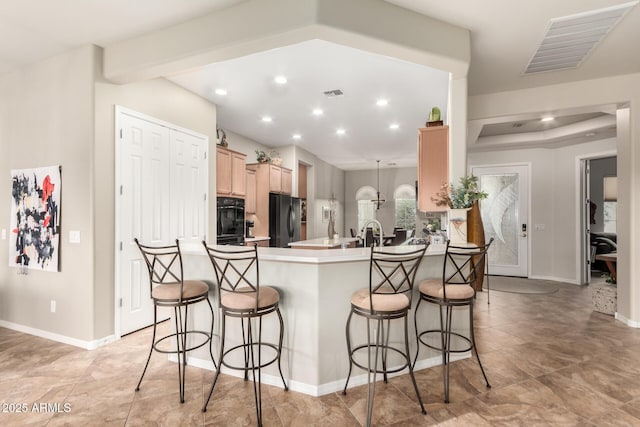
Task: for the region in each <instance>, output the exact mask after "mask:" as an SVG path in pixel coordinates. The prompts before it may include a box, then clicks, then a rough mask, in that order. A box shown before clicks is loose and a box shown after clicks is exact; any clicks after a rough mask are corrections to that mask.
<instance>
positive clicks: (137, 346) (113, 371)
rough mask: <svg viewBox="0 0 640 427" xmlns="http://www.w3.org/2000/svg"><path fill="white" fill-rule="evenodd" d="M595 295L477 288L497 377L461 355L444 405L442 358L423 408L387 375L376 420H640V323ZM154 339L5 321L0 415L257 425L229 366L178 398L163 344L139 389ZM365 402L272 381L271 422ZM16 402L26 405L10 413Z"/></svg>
mask: <svg viewBox="0 0 640 427" xmlns="http://www.w3.org/2000/svg"><path fill="white" fill-rule="evenodd" d="M514 280H520V279H514ZM590 295H591V290H590V289H589V288H588V287H578V286H575V285H568V284H567V285H560V289H559V291H558V292H556V293H552V294H544V295H530V294H528V295H525V294H514V293H506V292H497V291H494V292H491V305H490V306H487V300H486V292H483V293H480V294H479V296H478V300H477V302H476V330H477V337H478V346H479V348H480V355H481V357H482V360H483V362H484V364H485V369H486V370H487V374H488V375H489V379H490V381H491V382H492V385H493V388H491V389H490V390H487V389H486V388H485V386H484V383H483V381H482V376H481V374H480V372H479V370H478V367H477V365H476V364H475V362H474V360H473V359H465V360H462V361H458V362H454V363H453V364H452V366H451V376H452V378H451V403H450V404H444V403H442V398H443V391H442V380H441V368H440V367H435V368H431V369H426V370H422V371H419V372H417V373H416V378H417V381H418V385H419V387H420V390H421V394H422V397H423V399H424V401H425V403H426V408H427V415H422V414H421V413H420V412H419V409H418V406H417V403H416V397H415V394H414V392H413V389H412V386H411V382H410V380H409V378H408V376H407V375H402V376H399V377H395V378H391V379H390V380H389V383H388V384H386V385H385V384H383V383H379V385H378V387H377V394H376V401H375V409H374V424H375V425H378V426H422V425H436V424H439V423H440V424H441V425H445V426H501V425H505V426H534V425H539V426H556V425H562V426H573V425H575V426H607V425H615V426H631V425H640V330H636V329H631V328H627V327H625V326H623V325H622V324H621V323H619V322H616V321H614V319H613V317H611V316H607V315H603V314H599V313H594V312H593V311H592V310H591V302H590ZM336 333H343V332H342V331H336ZM149 340H150V332H149V331H148V330H145V331H141V332H138V333H135V334H132V335H130V336H127V337H124V338H123V339H122V340H120V341H118V342H116V343H112V344H110V345H107V346H105V347H102V348H99V349H97V350H94V351H86V350H81V349H78V348H74V347H71V346H68V345H64V344H59V343H55V342H52V341H48V340H45V339H41V338H37V337H33V336H30V335H25V334H22V333H18V332H15V331H11V330H8V329H3V328H0V401H2V408H0V409H2V410H3V412H0V425H2V426H8V425H36V426H43V425H46V426H61V425H71V426H105V425H118V426H122V425H127V426H129V425H131V426H134V425H167V426H178V425H197V426H203V425H207V426H244V425H255V412H254V406H253V395H252V388H251V383H245V382H243V381H241V380H239V379H237V378H234V377H230V376H225V375H222V376H221V379H220V382H219V384H218V386H217V388H216V391H215V393H214V396H213V398H212V401H211V403H210V404H209V410H208V411H207V412H206V413H202V412H201V411H200V408H201V405H202V403H203V400H204V397H205V396H206V392H207V391H208V388H209V385H210V382H211V380H212V377H213V374H212V372H209V371H206V370H201V369H198V368H193V367H188V369H187V373H188V375H187V389H186V402H185V403H184V404H180V403H179V399H178V391H177V374H176V369H175V364H173V363H171V362H168V361H167V360H166V358H165V357H162V356H160V355H157V354H155V355H154V356H153V358H152V363H151V366H150V368H149V371H148V373H147V377H146V378H145V382H144V383H143V387H142V389H141V390H140V392H137V393H136V392H134V387H135V384H136V381H137V379H138V376H139V375H140V372H141V368H142V366H143V363H144V360H145V357H146V352H147V350H148V345H149ZM365 402H366V389H365V388H364V387H357V388H353V389H350V391H349V392H348V393H347V395H346V396H343V395H342V394H341V393H332V394H329V395H326V396H323V397H319V398H314V397H310V396H307V395H303V394H300V393H295V392H284V391H283V390H281V389H279V388H276V387H268V386H265V387H264V394H263V413H264V415H263V417H264V425H265V426H337V427H342V426H358V425H363V421H364V412H365ZM33 403H50V404H55V403H58V404H59V407H58V408H57V409H58V411H55V409H56V408H55V407H50V408H38V407H36V408H34V407H33ZM12 404H13V406H11V405H12ZM16 404H19V405H21V404H24V405H26V408H25V409H26V410H27V411H26V413H15V412H14V413H7V412H5V411H11V410H13V411H15V410H16V409H17V408H16V406H15V405H16ZM65 405H66V406H65ZM36 409H42V410H41V411H36ZM65 409H68V411H67V412H65Z"/></svg>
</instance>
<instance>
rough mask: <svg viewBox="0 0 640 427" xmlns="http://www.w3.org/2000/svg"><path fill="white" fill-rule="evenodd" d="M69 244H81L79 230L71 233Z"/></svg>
mask: <svg viewBox="0 0 640 427" xmlns="http://www.w3.org/2000/svg"><path fill="white" fill-rule="evenodd" d="M69 243H80V231H78V230H70V231H69Z"/></svg>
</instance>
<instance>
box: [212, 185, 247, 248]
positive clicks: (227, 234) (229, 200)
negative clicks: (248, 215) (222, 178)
mask: <svg viewBox="0 0 640 427" xmlns="http://www.w3.org/2000/svg"><path fill="white" fill-rule="evenodd" d="M217 213H218V238H217V240H216V243H217V244H219V245H243V244H244V199H236V198H234V197H218V198H217Z"/></svg>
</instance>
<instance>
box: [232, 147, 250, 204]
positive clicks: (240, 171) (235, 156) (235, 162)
mask: <svg viewBox="0 0 640 427" xmlns="http://www.w3.org/2000/svg"><path fill="white" fill-rule="evenodd" d="M246 157H247V156H245V155H243V154H240V153H231V194H232V195H234V196H244V195H245V194H246V188H245V176H246V172H245V169H246V168H245V162H244V159H245V158H246Z"/></svg>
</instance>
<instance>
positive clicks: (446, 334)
mask: <svg viewBox="0 0 640 427" xmlns="http://www.w3.org/2000/svg"><path fill="white" fill-rule="evenodd" d="M492 242H493V238H492V239H491V240H490V241H489V243H487V244H486V245H481V246H477V245H475V244H468V245H459V246H454V245H451V244H450V242H449V241H448V240H447V246H446V251H445V256H444V262H443V268H442V279H430V280H423V281H422V282H420V284H419V285H418V289H419V291H420V299H419V300H418V304H417V305H416V310H415V316H414V325H415V330H416V343H417V348H416V357H415V359H414V361H413V364H414V365H415V363H416V361H417V360H418V354H419V352H420V344H424V345H425V346H426V347H429V348H431V349H434V350H438V351H440V352H442V365H443V381H444V402H445V403H449V365H450V364H451V353H466V352H467V351H472V352H473V353H475V356H476V359H477V361H478V365H479V366H480V371H482V376H483V377H484V381H485V383H486V384H487V388H491V384H489V380H488V379H487V375H486V374H485V372H484V368H483V367H482V363H481V362H480V356H479V355H478V349H477V348H476V340H475V333H474V327H473V303H474V301H475V296H476V291H475V286H474V285H475V282H476V280H477V277H478V270H479V269H481V268H482V266H483V265H484V263H485V262H486V257H487V251H488V250H489V246H490V245H491V243H492ZM422 301H426V302H430V303H433V304H437V305H438V308H439V310H440V329H430V330H426V331H422V332H418V320H417V319H418V310H419V308H420V303H421V302H422ZM455 307H469V336H468V337H466V336H464V335H462V334H460V333H457V332H453V331H452V330H451V329H452V327H451V320H452V314H453V309H454V308H455ZM443 308H444V309H445V312H446V313H445V315H444V316H443V313H442V310H443ZM431 333H438V334H440V344H441V346H440V347H438V346H436V345H433V344H429V343H427V342H426V339H427V335H428V334H431ZM452 336H455V337H458V338H459V339H461V340H462V341H463V342H465V345H468V346H465V348H462V349H454V348H452V347H453V346H452V345H451V337H452Z"/></svg>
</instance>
